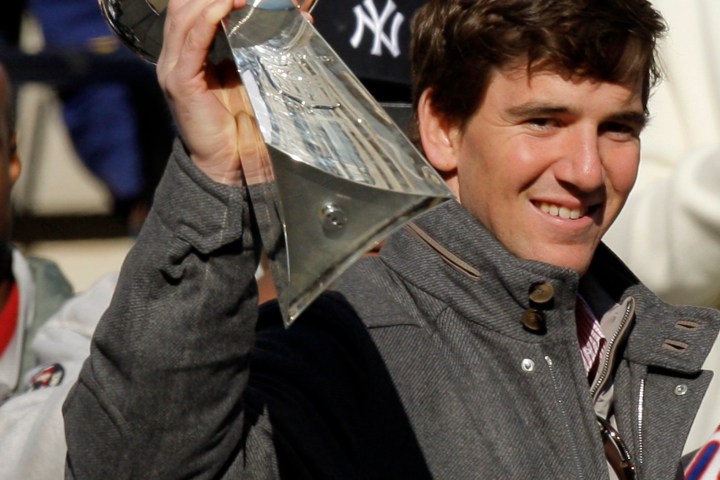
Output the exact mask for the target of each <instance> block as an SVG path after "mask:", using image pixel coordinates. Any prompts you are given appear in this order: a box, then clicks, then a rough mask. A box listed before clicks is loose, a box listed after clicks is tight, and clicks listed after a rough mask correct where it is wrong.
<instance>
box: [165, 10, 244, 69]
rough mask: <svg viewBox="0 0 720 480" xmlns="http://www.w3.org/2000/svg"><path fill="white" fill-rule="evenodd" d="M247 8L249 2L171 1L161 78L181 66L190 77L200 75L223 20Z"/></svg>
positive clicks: (166, 21)
mask: <svg viewBox="0 0 720 480" xmlns="http://www.w3.org/2000/svg"><path fill="white" fill-rule="evenodd" d="M245 5H246V1H245V0H170V1H169V2H168V8H167V18H166V20H165V26H164V32H163V48H162V51H161V53H160V58H159V59H158V69H159V75H162V74H163V73H167V71H169V70H171V69H174V68H175V66H176V65H178V64H179V63H180V64H182V66H183V69H184V70H186V71H187V72H188V74H190V75H193V74H196V73H197V72H199V71H200V70H201V69H202V67H203V64H204V62H205V58H206V57H207V52H208V51H209V49H210V46H211V44H212V42H213V39H214V37H215V33H216V31H217V28H218V24H219V23H220V21H221V20H222V19H223V18H224V17H225V16H227V15H228V14H229V13H230V12H231V11H232V10H233V9H234V8H242V7H244V6H245ZM181 56H182V58H183V60H182V62H180V58H181Z"/></svg>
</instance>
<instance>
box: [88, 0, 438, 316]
mask: <svg viewBox="0 0 720 480" xmlns="http://www.w3.org/2000/svg"><path fill="white" fill-rule="evenodd" d="M248 3H249V6H248V7H246V8H243V9H239V10H236V11H234V12H233V13H231V14H230V15H229V16H228V17H227V18H226V19H224V20H223V22H222V33H224V34H219V35H218V39H217V41H216V42H215V45H214V47H213V52H212V53H211V59H212V61H219V60H222V59H228V57H229V58H232V60H233V61H234V63H235V65H236V66H237V71H238V73H239V75H240V78H241V79H242V84H243V85H244V87H245V90H246V92H247V95H248V97H249V100H250V104H251V105H252V108H253V112H254V114H255V118H256V119H257V123H258V126H259V130H260V132H261V134H262V137H263V140H264V142H265V144H266V145H267V149H268V152H269V156H265V157H264V158H261V159H259V160H253V161H247V160H243V172H244V176H245V180H246V182H247V186H248V190H249V192H250V201H251V205H252V209H253V213H254V216H255V219H256V221H257V224H258V228H259V231H260V236H261V239H262V243H263V248H264V251H265V253H266V255H267V257H268V259H269V261H270V270H271V274H272V278H273V282H274V283H275V286H276V289H277V293H278V301H279V304H280V308H281V311H282V314H283V318H284V320H285V323H286V325H290V324H291V323H292V322H293V321H294V320H295V319H296V318H297V317H298V315H300V313H301V312H302V311H303V310H304V309H305V308H306V307H307V306H308V305H309V304H310V302H312V300H314V299H315V298H316V297H317V296H318V295H319V294H320V293H321V292H322V291H323V290H324V289H325V288H327V287H328V285H329V284H330V283H331V282H332V281H333V280H334V279H335V278H337V277H338V275H340V274H341V273H342V272H343V271H344V270H345V269H347V267H349V266H350V265H351V264H352V263H353V262H354V261H356V260H357V259H358V258H359V257H361V256H362V255H363V254H364V253H365V252H367V251H368V250H369V249H371V248H372V247H373V246H374V245H376V244H377V243H378V242H380V241H381V240H382V239H383V238H384V237H385V236H387V235H388V234H389V233H390V232H391V231H393V230H395V229H396V228H398V227H399V226H401V225H402V224H404V223H405V222H406V221H408V220H409V219H410V218H412V217H413V216H415V215H417V214H419V213H421V212H423V211H425V210H427V209H429V208H431V207H433V206H435V205H437V204H438V203H440V202H442V201H444V200H447V199H449V198H451V197H452V193H451V192H450V190H449V189H448V188H447V186H446V185H445V183H444V182H443V180H442V178H441V177H440V176H439V175H438V174H437V173H436V172H435V170H434V169H433V168H432V167H431V166H430V165H429V164H428V163H427V162H426V160H425V159H424V158H423V157H422V155H421V154H420V153H419V152H418V151H417V149H416V148H415V147H414V146H413V145H412V143H411V142H410V141H409V140H408V139H407V137H406V136H405V135H404V134H403V132H402V130H401V129H400V128H399V127H398V126H397V125H396V124H395V123H394V122H393V120H392V119H391V118H390V116H389V115H388V114H387V113H386V111H385V110H384V109H383V108H382V107H381V106H380V105H379V104H378V103H377V102H376V101H375V100H374V98H373V97H372V96H371V95H370V93H369V92H368V91H367V90H366V89H365V88H364V87H363V86H362V84H361V83H360V81H359V80H358V79H357V78H356V77H355V75H353V73H352V72H351V71H350V69H349V68H348V67H347V66H346V65H345V64H344V63H343V62H342V60H341V59H340V58H339V57H338V55H337V54H336V53H335V52H334V51H333V50H332V48H331V47H330V46H329V45H328V44H327V42H326V41H325V40H324V39H323V37H322V36H321V35H320V34H319V33H318V32H317V30H315V28H314V27H313V26H312V24H311V23H310V22H308V21H307V20H306V19H305V18H304V17H303V16H302V14H301V12H300V10H299V9H298V7H297V5H296V4H297V1H293V0H250V1H249V2H248ZM166 4H167V0H100V7H101V10H102V12H103V15H104V16H105V18H106V19H107V21H108V23H109V24H110V26H111V27H112V28H113V30H114V31H115V32H116V33H117V34H118V36H119V37H120V38H121V39H122V40H123V41H124V42H125V43H126V44H127V45H128V46H130V48H131V49H133V50H134V51H135V52H136V53H138V54H139V55H140V56H142V57H143V58H145V59H146V60H149V61H151V62H155V61H156V60H157V58H158V56H159V53H160V48H161V47H162V27H163V22H164V11H165V7H166ZM251 163H252V164H251Z"/></svg>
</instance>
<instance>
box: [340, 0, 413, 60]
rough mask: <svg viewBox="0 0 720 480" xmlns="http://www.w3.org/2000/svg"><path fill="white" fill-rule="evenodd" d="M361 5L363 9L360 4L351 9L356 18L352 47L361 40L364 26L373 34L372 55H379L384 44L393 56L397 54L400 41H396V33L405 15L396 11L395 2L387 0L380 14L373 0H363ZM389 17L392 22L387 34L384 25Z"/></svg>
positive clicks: (398, 53) (351, 40) (351, 41)
mask: <svg viewBox="0 0 720 480" xmlns="http://www.w3.org/2000/svg"><path fill="white" fill-rule="evenodd" d="M363 5H364V6H365V9H364V10H363V7H362V6H360V5H356V6H355V8H354V9H353V12H355V17H356V18H357V27H356V28H355V33H354V34H353V36H352V38H351V39H350V45H352V46H353V48H358V46H359V45H360V42H361V41H362V38H363V33H364V32H365V28H366V27H367V29H368V30H370V31H371V32H372V33H373V34H374V35H375V40H374V41H373V46H372V49H371V50H370V53H371V54H372V55H376V56H381V55H382V48H383V46H385V47H386V48H387V49H388V50H389V51H390V53H391V54H392V56H393V57H397V56H399V55H400V44H399V43H400V42H399V41H398V34H399V32H400V26H401V25H402V23H403V21H404V20H405V17H404V16H403V14H402V13H400V12H398V11H396V10H397V6H396V5H395V2H393V1H392V0H388V2H387V3H386V4H385V9H384V10H383V12H382V15H379V14H378V10H377V8H376V7H375V2H374V0H365V1H364V2H363ZM390 18H392V24H391V25H390V35H387V34H386V33H385V25H386V23H387V21H388V20H390Z"/></svg>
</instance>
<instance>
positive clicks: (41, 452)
mask: <svg viewBox="0 0 720 480" xmlns="http://www.w3.org/2000/svg"><path fill="white" fill-rule="evenodd" d="M0 112H2V114H1V115H0V239H1V240H0V245H2V248H1V249H0V250H1V251H2V257H1V258H2V261H1V262H0V478H2V479H23V480H35V479H37V480H47V479H51V478H62V474H63V470H64V466H65V451H66V449H65V436H64V429H63V421H62V412H61V407H62V403H63V401H64V399H65V395H66V394H67V391H68V390H69V388H70V386H72V384H73V383H74V381H75V379H76V378H77V374H78V372H79V370H80V366H81V365H82V362H83V360H84V359H85V358H86V357H87V355H88V353H89V346H90V337H91V336H92V331H93V329H94V327H95V324H96V323H97V321H98V319H99V318H100V315H101V314H102V311H103V310H104V309H105V308H106V307H107V304H108V303H109V302H110V296H111V295H112V291H113V287H114V285H115V277H114V276H108V277H106V278H103V279H102V280H101V281H99V282H98V284H97V285H96V286H94V287H93V288H91V289H89V290H88V291H87V292H84V293H83V294H82V295H80V296H78V297H76V298H72V299H70V300H68V299H69V297H70V296H71V295H72V286H71V285H70V283H69V282H68V281H67V279H66V278H65V277H64V276H63V274H62V273H61V271H60V270H59V268H58V267H57V265H55V264H54V263H52V262H49V261H47V260H43V259H39V258H25V257H24V256H23V255H22V254H21V253H20V252H19V251H18V250H17V249H15V248H14V247H13V246H12V244H11V243H10V236H11V230H12V229H11V217H12V208H11V203H10V191H11V188H12V186H13V184H14V183H15V181H16V180H17V178H18V176H19V175H20V159H19V156H18V152H17V148H16V147H17V144H16V132H15V115H14V105H13V94H12V87H11V84H10V79H9V78H8V75H7V73H6V71H5V69H4V68H3V67H2V66H1V65H0Z"/></svg>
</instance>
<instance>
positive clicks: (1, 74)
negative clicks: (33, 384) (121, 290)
mask: <svg viewBox="0 0 720 480" xmlns="http://www.w3.org/2000/svg"><path fill="white" fill-rule="evenodd" d="M0 108H1V109H2V114H1V115H0V238H1V239H2V243H1V244H2V247H1V248H0V251H1V252H2V253H1V256H0V258H1V261H0V308H2V313H0V316H1V317H2V318H0V402H1V401H3V400H5V399H6V398H7V397H8V396H9V395H11V394H12V393H13V392H15V391H16V390H17V388H18V385H19V384H20V380H21V378H22V376H23V375H24V374H25V373H27V371H28V370H29V369H30V368H32V367H34V364H33V362H34V359H33V357H32V354H31V353H30V351H29V348H27V346H28V345H29V343H30V341H31V340H32V337H33V335H34V332H35V331H36V330H37V329H38V327H40V326H41V325H42V324H43V322H44V321H45V320H47V318H48V317H49V316H50V315H51V314H52V313H53V312H55V310H57V309H58V308H59V307H60V305H61V304H62V302H63V301H65V299H67V298H68V297H69V296H70V295H71V294H72V287H71V285H70V284H69V283H68V281H67V280H66V279H65V277H64V276H63V275H62V273H61V272H60V270H59V269H58V268H57V266H56V265H54V264H51V263H50V262H47V261H44V260H39V259H32V260H29V259H25V258H24V257H23V256H22V255H21V254H20V252H18V251H17V250H16V249H15V248H13V247H12V245H11V244H10V235H11V223H12V206H11V204H10V191H11V189H12V186H13V184H14V183H15V181H16V180H17V178H18V176H19V175H20V159H19V156H18V152H17V141H16V132H15V122H14V116H15V115H14V105H13V94H12V87H11V85H10V80H9V78H8V75H7V73H6V71H5V69H4V67H2V66H0Z"/></svg>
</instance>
